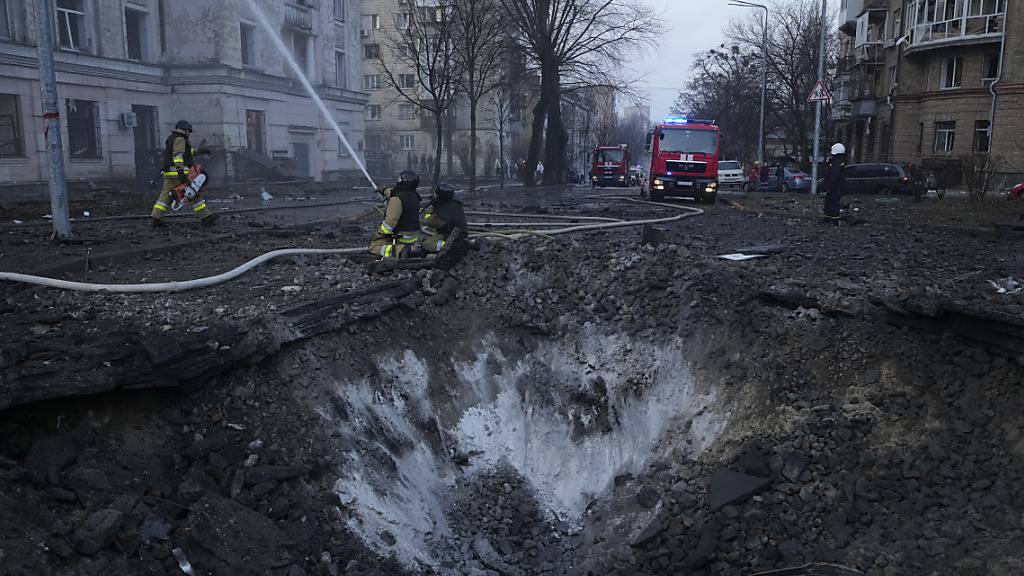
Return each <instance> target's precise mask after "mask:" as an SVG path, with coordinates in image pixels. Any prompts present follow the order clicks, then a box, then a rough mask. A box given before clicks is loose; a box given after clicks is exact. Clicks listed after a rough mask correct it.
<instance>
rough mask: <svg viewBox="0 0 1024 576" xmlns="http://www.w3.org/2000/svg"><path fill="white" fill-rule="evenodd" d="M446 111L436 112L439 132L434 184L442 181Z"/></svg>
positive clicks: (435, 121) (435, 122)
mask: <svg viewBox="0 0 1024 576" xmlns="http://www.w3.org/2000/svg"><path fill="white" fill-rule="evenodd" d="M443 122H444V112H434V128H435V129H436V132H437V143H436V145H435V147H434V150H435V153H434V186H437V184H438V182H440V181H441V152H442V146H443V144H444V123H443Z"/></svg>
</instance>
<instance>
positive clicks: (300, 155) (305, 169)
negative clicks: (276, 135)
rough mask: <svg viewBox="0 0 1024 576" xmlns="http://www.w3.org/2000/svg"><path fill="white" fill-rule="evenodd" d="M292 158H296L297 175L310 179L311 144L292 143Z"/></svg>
mask: <svg viewBox="0 0 1024 576" xmlns="http://www.w3.org/2000/svg"><path fill="white" fill-rule="evenodd" d="M292 157H293V158H295V175H296V176H303V177H307V178H308V177H309V174H310V167H309V160H310V158H309V144H307V143H305V142H292Z"/></svg>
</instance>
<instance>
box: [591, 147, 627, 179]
mask: <svg viewBox="0 0 1024 576" xmlns="http://www.w3.org/2000/svg"><path fill="white" fill-rule="evenodd" d="M590 184H591V185H592V186H593V187H594V188H597V187H598V186H623V187H628V186H630V183H629V146H627V145H625V144H619V145H618V146H598V147H597V148H595V149H594V156H593V162H592V163H591V164H590Z"/></svg>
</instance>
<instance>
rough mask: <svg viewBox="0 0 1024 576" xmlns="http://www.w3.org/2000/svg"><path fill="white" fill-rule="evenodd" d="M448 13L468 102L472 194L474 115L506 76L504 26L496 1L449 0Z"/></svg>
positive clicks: (471, 188) (474, 159) (474, 187)
mask: <svg viewBox="0 0 1024 576" xmlns="http://www.w3.org/2000/svg"><path fill="white" fill-rule="evenodd" d="M452 9H453V14H452V16H453V18H452V20H453V23H454V26H455V39H456V43H455V45H456V56H457V58H458V59H459V62H460V67H461V69H462V76H461V77H460V80H459V85H460V87H461V88H462V92H463V93H464V94H465V95H466V99H467V100H468V101H469V189H470V190H475V189H476V174H477V142H478V139H477V136H476V132H477V112H478V111H479V109H480V102H481V101H482V100H483V99H484V98H485V97H486V96H487V95H488V94H490V93H491V92H493V91H494V90H496V89H497V88H498V86H499V85H500V84H501V83H502V81H503V78H504V76H505V75H506V70H507V66H505V65H504V64H505V62H503V60H504V57H505V56H506V55H507V54H508V51H507V49H503V48H505V46H506V43H505V42H503V41H502V36H503V35H504V30H505V25H504V21H503V20H502V15H503V12H502V11H501V9H500V6H499V4H498V0H453V2H452Z"/></svg>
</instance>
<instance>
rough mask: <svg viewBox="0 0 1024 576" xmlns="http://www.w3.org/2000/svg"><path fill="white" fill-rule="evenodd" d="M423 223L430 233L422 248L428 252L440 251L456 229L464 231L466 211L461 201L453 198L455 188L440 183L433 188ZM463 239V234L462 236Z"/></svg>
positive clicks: (467, 225) (466, 225)
mask: <svg viewBox="0 0 1024 576" xmlns="http://www.w3.org/2000/svg"><path fill="white" fill-rule="evenodd" d="M423 223H424V224H425V225H426V227H427V229H428V230H429V231H430V232H432V234H431V235H430V236H429V237H428V238H427V239H426V240H424V241H423V250H424V251H425V252H428V253H437V252H440V251H441V250H442V249H443V248H444V247H445V244H447V242H448V239H449V238H450V237H451V235H452V233H454V232H455V230H456V229H461V230H462V233H463V234H465V233H466V229H467V228H469V224H467V223H466V213H465V212H464V211H463V209H462V202H459V201H458V200H456V199H455V188H454V187H452V185H451V184H447V183H441V184H438V185H437V187H436V188H434V197H433V198H432V199H431V200H430V206H428V207H427V211H426V213H424V214H423ZM463 239H465V236H463Z"/></svg>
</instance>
